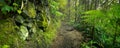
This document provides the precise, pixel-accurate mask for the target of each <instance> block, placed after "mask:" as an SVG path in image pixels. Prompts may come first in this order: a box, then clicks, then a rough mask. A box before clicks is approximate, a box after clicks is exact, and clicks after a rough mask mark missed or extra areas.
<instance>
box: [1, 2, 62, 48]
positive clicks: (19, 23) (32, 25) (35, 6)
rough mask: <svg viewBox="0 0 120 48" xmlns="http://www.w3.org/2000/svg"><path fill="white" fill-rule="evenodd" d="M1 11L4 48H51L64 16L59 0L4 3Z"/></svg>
mask: <svg viewBox="0 0 120 48" xmlns="http://www.w3.org/2000/svg"><path fill="white" fill-rule="evenodd" d="M61 6H62V5H61ZM0 9H1V10H0V48H48V47H49V45H50V43H51V41H52V40H53V38H54V36H55V34H56V29H57V28H58V27H59V26H60V20H61V19H60V18H62V17H61V15H63V14H62V13H61V12H59V2H57V1H55V0H0Z"/></svg>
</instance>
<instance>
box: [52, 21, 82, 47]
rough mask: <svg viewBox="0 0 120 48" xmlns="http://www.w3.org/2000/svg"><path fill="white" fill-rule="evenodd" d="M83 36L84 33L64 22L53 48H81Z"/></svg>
mask: <svg viewBox="0 0 120 48" xmlns="http://www.w3.org/2000/svg"><path fill="white" fill-rule="evenodd" d="M82 38H83V37H82V33H80V32H78V31H77V30H75V29H73V27H72V26H69V25H68V24H65V23H64V22H63V23H62V25H61V28H60V29H59V30H58V33H57V37H56V38H55V40H54V41H53V44H52V45H51V48H80V44H81V42H82Z"/></svg>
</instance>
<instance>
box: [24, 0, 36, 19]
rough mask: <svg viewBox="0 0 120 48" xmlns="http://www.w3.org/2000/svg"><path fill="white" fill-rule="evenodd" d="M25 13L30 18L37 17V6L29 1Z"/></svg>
mask: <svg viewBox="0 0 120 48" xmlns="http://www.w3.org/2000/svg"><path fill="white" fill-rule="evenodd" d="M23 12H24V13H25V14H26V15H27V16H29V17H30V18H35V17H36V10H35V5H34V4H33V3H32V2H29V1H28V4H27V5H25V7H24V8H23Z"/></svg>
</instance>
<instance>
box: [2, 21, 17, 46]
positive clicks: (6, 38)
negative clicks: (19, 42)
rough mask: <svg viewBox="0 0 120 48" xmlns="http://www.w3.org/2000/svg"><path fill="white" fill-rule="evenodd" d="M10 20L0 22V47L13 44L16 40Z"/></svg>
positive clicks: (15, 33)
mask: <svg viewBox="0 0 120 48" xmlns="http://www.w3.org/2000/svg"><path fill="white" fill-rule="evenodd" d="M14 28H15V26H14V24H13V21H12V20H11V19H7V20H0V45H11V44H14V43H15V42H14V41H16V39H17V38H18V36H17V32H16V31H15V29H14Z"/></svg>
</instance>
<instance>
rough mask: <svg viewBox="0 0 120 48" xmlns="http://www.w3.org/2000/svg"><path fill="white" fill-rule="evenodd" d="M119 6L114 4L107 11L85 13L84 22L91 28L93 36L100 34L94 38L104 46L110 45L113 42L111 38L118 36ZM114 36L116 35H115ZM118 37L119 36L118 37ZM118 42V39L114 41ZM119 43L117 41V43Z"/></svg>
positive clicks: (119, 29)
mask: <svg viewBox="0 0 120 48" xmlns="http://www.w3.org/2000/svg"><path fill="white" fill-rule="evenodd" d="M119 10H120V4H114V5H112V6H111V8H110V9H108V10H91V11H87V12H85V14H86V15H85V16H83V17H82V18H84V20H83V21H84V22H86V23H88V24H90V25H91V26H93V27H94V28H95V29H96V30H97V31H96V30H95V29H94V34H95V33H97V34H100V33H101V34H100V37H96V36H98V35H96V36H95V37H96V38H98V39H99V40H100V42H102V43H103V44H104V45H106V46H110V45H112V43H113V42H112V41H113V40H114V37H113V36H116V35H119V33H120V32H119V31H120V26H119V25H120V24H119V19H120V14H119V12H120V11H119ZM115 34H116V35H115ZM118 37H120V36H118ZM116 40H118V38H117V39H116ZM118 42H119V41H118Z"/></svg>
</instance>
